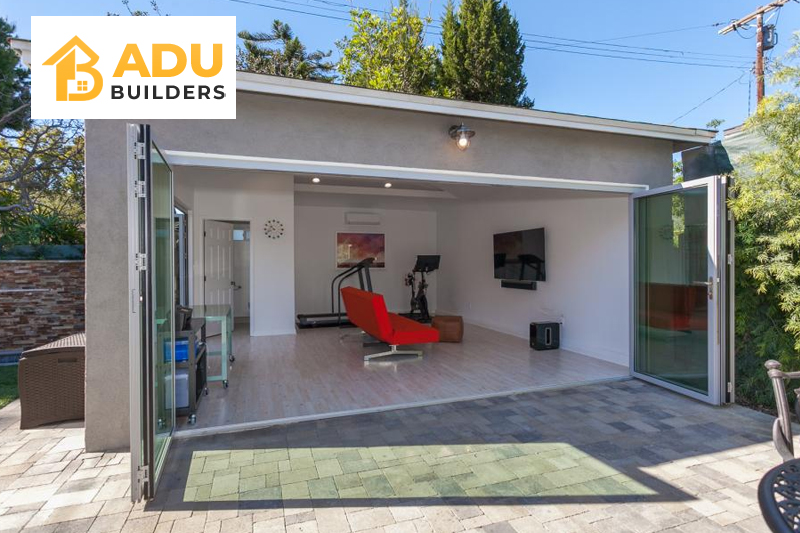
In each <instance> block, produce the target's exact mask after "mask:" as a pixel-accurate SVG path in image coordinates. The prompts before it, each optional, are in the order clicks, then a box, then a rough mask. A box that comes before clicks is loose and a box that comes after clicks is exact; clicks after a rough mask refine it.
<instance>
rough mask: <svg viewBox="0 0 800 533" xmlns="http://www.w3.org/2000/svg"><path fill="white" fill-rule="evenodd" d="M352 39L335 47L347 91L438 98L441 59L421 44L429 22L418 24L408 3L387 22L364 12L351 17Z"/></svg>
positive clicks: (433, 49)
mask: <svg viewBox="0 0 800 533" xmlns="http://www.w3.org/2000/svg"><path fill="white" fill-rule="evenodd" d="M350 16H351V19H352V22H351V24H350V26H351V28H352V29H353V34H352V35H351V36H349V37H345V38H343V39H341V40H340V41H337V43H336V46H337V47H338V48H339V50H340V52H341V55H342V58H341V60H340V61H339V64H338V66H337V68H338V71H339V74H340V76H341V78H342V82H343V83H344V84H345V85H355V86H359V87H369V88H371V89H382V90H386V91H397V92H403V93H411V94H422V95H436V94H438V92H437V88H436V71H437V68H438V62H439V54H438V51H437V50H436V47H435V46H431V45H426V44H425V28H426V26H427V25H428V24H430V22H431V20H430V19H429V18H424V19H423V18H421V17H420V16H419V13H418V11H417V10H416V8H414V7H412V6H411V5H410V4H409V2H408V0H401V1H400V3H399V5H397V6H396V7H393V8H392V10H391V13H390V14H389V15H388V17H386V18H385V19H384V18H381V17H379V16H377V15H375V14H373V13H372V12H370V11H369V10H367V9H354V10H352V11H351V12H350Z"/></svg>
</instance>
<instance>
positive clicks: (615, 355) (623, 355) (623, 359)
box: [439, 309, 630, 366]
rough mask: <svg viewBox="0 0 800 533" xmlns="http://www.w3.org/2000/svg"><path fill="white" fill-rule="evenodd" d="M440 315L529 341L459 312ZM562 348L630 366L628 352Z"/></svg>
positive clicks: (565, 345) (567, 345)
mask: <svg viewBox="0 0 800 533" xmlns="http://www.w3.org/2000/svg"><path fill="white" fill-rule="evenodd" d="M439 314H442V315H460V316H462V317H463V318H464V323H466V324H471V325H473V326H478V327H482V328H486V329H491V330H493V331H498V332H500V333H505V334H506V335H511V336H512V337H517V338H518V339H525V340H528V333H527V332H525V333H522V334H520V332H519V331H514V330H512V329H510V328H507V327H504V326H503V325H502V324H496V323H493V322H488V321H483V320H474V319H472V318H469V317H467V316H466V315H462V314H461V313H460V312H458V311H446V310H444V309H440V310H439ZM561 348H563V349H564V350H568V351H570V352H575V353H577V354H581V355H585V356H587V357H592V358H594V359H600V360H601V361H607V362H609V363H614V364H617V365H622V366H628V364H629V361H630V356H629V354H628V353H627V352H620V351H617V350H609V349H607V348H601V347H597V346H583V345H580V344H575V343H572V342H569V341H566V342H564V341H563V340H562V342H561Z"/></svg>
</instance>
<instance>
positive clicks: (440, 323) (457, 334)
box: [431, 315, 464, 342]
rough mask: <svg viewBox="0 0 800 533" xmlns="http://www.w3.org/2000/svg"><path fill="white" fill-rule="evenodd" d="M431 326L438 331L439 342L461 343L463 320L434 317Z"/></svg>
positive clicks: (456, 317)
mask: <svg viewBox="0 0 800 533" xmlns="http://www.w3.org/2000/svg"><path fill="white" fill-rule="evenodd" d="M431 326H433V327H434V328H436V329H437V330H438V331H439V342H461V339H462V338H463V337H464V320H463V319H462V318H461V317H460V316H444V315H436V316H435V317H433V321H432V322H431Z"/></svg>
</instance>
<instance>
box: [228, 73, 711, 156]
mask: <svg viewBox="0 0 800 533" xmlns="http://www.w3.org/2000/svg"><path fill="white" fill-rule="evenodd" d="M236 88H237V90H239V91H245V92H251V93H259V94H271V95H279V96H288V97H292V98H307V99H311V100H321V101H326V102H338V103H346V104H353V105H364V106H371V107H382V108H387V109H399V110H404V111H415V112H418V113H433V114H438V115H448V116H457V117H459V118H476V119H484V120H497V121H502V122H514V123H519V124H530V125H536V126H552V127H557V128H568V129H575V130H584V131H596V132H602V133H616V134H620V135H634V136H637V137H649V138H654V139H664V140H669V141H672V142H673V143H674V145H675V146H674V149H675V151H678V150H679V149H685V148H686V147H691V146H698V145H703V144H708V143H710V142H712V141H713V140H714V137H715V136H716V134H717V132H716V131H714V130H705V129H697V128H680V127H676V126H665V125H660V124H648V123H645V122H629V121H624V120H614V119H607V118H597V117H590V116H585V115H573V114H569V113H555V112H552V111H540V110H538V109H524V108H519V107H511V106H500V105H492V104H479V103H475V102H465V101H463V100H450V99H446V98H433V97H429V96H418V95H411V94H403V93H396V92H390V91H379V90H375V89H364V88H361V87H351V86H347V85H339V84H334V83H323V82H316V81H308V80H298V79H294V78H283V77H279V76H268V75H265V74H253V73H250V72H237V73H236Z"/></svg>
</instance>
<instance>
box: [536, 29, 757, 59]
mask: <svg viewBox="0 0 800 533" xmlns="http://www.w3.org/2000/svg"><path fill="white" fill-rule="evenodd" d="M522 35H525V36H531V37H541V38H544V39H556V40H560V41H569V42H573V43H585V44H599V45H602V46H606V47H614V48H626V49H635V50H650V51H654V52H664V53H671V54H687V55H697V56H708V57H729V58H735V59H750V58H749V57H747V56H738V55H731V54H712V53H710V52H693V51H690V50H674V49H670V48H655V47H650V46H632V45H629V44H616V43H604V42H603V41H586V40H583V39H570V38H567V37H555V36H552V35H542V34H537V33H525V32H522ZM554 44H555V43H554ZM557 46H569V45H567V44H564V45H561V44H558V45H557Z"/></svg>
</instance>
